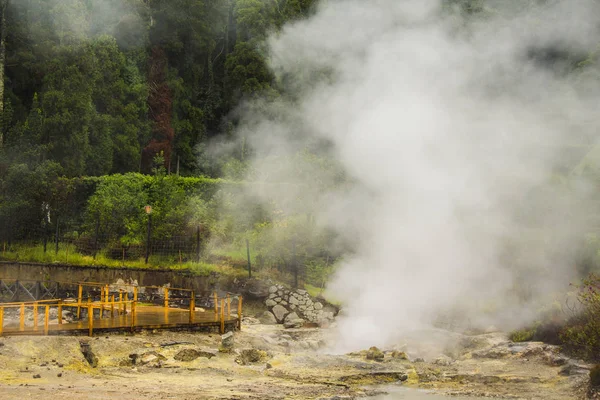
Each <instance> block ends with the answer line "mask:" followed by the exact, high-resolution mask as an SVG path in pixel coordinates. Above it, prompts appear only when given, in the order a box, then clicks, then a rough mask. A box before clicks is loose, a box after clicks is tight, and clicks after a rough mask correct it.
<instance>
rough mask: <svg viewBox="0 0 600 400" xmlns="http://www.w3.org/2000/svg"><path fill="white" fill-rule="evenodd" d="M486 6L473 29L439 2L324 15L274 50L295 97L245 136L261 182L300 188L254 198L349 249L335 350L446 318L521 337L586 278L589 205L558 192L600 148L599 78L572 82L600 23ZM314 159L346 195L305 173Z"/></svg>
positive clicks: (374, 4) (296, 27)
mask: <svg viewBox="0 0 600 400" xmlns="http://www.w3.org/2000/svg"><path fill="white" fill-rule="evenodd" d="M486 5H487V9H488V11H486V12H485V13H484V14H483V15H482V16H480V17H474V18H471V19H470V20H469V21H468V22H467V21H466V20H464V19H463V18H462V17H461V16H460V15H459V13H457V12H449V11H448V8H447V6H443V5H442V3H441V2H437V1H422V0H406V1H396V0H377V1H369V2H365V1H328V2H323V4H322V6H321V7H320V8H319V9H318V10H317V11H316V13H315V15H314V16H313V17H311V18H310V19H308V20H305V21H301V22H297V23H295V24H291V25H289V26H287V27H285V28H284V30H283V32H281V34H278V35H275V36H273V37H272V38H271V39H270V42H269V45H270V51H271V67H272V69H273V71H275V73H276V75H277V77H278V80H279V81H280V82H281V83H282V84H283V85H284V86H285V87H286V90H287V94H288V95H289V96H288V97H284V98H283V99H280V100H278V101H276V102H262V103H261V104H257V103H256V102H255V103H250V104H248V105H247V109H248V110H249V111H247V112H246V113H245V114H244V116H243V117H242V123H241V124H240V125H241V126H242V128H241V129H240V130H239V132H238V133H239V135H240V137H244V138H245V140H248V141H249V142H250V143H251V144H252V145H253V147H254V148H255V149H257V153H256V159H255V163H254V165H253V171H254V174H255V175H254V176H258V177H259V178H260V179H262V180H264V181H267V182H286V183H295V184H298V185H297V187H300V188H301V190H292V189H290V188H293V187H294V186H293V185H292V186H290V188H288V189H289V190H285V191H281V190H275V188H278V187H279V186H273V188H274V189H273V190H270V189H269V188H270V186H268V185H267V186H260V190H257V191H256V192H253V193H250V194H251V195H252V196H256V197H258V198H260V199H262V200H263V201H264V202H265V203H267V202H269V201H271V200H273V199H276V201H277V202H278V204H280V205H281V204H283V205H284V206H283V208H284V212H288V213H296V212H300V213H309V214H313V215H315V216H316V220H317V223H318V225H319V227H321V228H327V229H332V230H334V231H335V232H336V233H337V234H338V235H339V237H340V242H341V243H345V244H346V245H348V244H350V245H351V247H352V249H353V251H352V253H351V254H350V255H348V256H347V257H346V258H345V261H344V262H343V263H342V264H341V265H340V267H339V270H338V272H337V275H336V277H335V278H334V279H333V281H332V282H330V285H329V290H330V291H331V292H332V293H334V295H335V296H336V297H337V298H339V299H340V300H342V301H343V302H344V304H345V305H346V311H347V313H346V316H347V317H346V318H345V319H343V320H341V322H340V324H339V327H340V329H339V332H340V340H339V346H340V348H339V350H340V351H345V350H349V349H358V348H364V347H365V346H371V345H385V344H387V343H390V342H393V341H394V340H395V338H397V337H398V336H399V335H401V334H402V333H403V332H405V331H407V330H408V331H410V330H414V329H420V328H422V327H427V326H431V324H432V323H433V321H435V320H436V319H439V318H440V316H443V317H445V318H452V316H458V318H459V319H460V322H461V323H465V324H468V325H469V326H471V327H486V326H489V325H491V324H494V325H496V326H498V327H501V328H512V327H515V326H517V325H519V324H522V323H525V322H527V321H529V320H530V319H531V318H532V317H533V316H535V315H536V313H538V312H539V311H540V304H544V303H545V301H546V300H547V299H546V298H547V297H548V296H549V295H552V294H554V293H555V292H557V291H558V292H559V291H562V290H564V289H565V287H566V286H567V283H568V282H569V280H570V279H573V277H574V271H573V267H572V265H573V258H572V257H573V251H574V244H575V241H576V240H578V239H580V238H581V235H582V234H583V233H585V232H587V229H589V227H590V222H589V218H588V215H589V212H590V210H591V209H592V206H591V205H590V204H591V197H592V193H590V191H589V185H587V183H586V182H585V180H583V178H578V180H577V185H574V184H573V179H571V180H567V179H563V180H562V181H560V180H559V179H557V178H556V177H557V176H571V178H572V176H573V174H572V172H573V170H574V168H575V166H576V165H577V162H578V161H579V160H581V159H582V158H583V156H584V155H585V153H586V152H587V151H589V149H590V148H591V145H592V144H593V143H594V142H595V134H596V132H595V129H596V128H595V126H597V123H598V122H599V121H598V112H597V104H598V103H597V100H598V98H599V94H600V91H599V90H598V88H599V86H598V80H597V79H596V78H594V76H595V74H596V73H597V70H595V69H594V67H593V66H592V67H589V66H588V67H586V68H579V69H577V68H574V67H573V66H574V65H575V64H576V61H577V60H578V57H583V59H584V58H585V57H587V54H589V52H590V50H593V49H594V48H595V46H596V44H597V41H596V42H594V40H593V39H594V38H597V37H598V25H597V21H596V20H595V16H597V15H599V14H598V12H599V11H600V10H599V9H598V4H597V3H595V2H593V1H579V2H569V1H550V2H546V4H545V5H533V2H487V3H486ZM564 54H567V56H564ZM561 55H563V57H561ZM583 59H582V60H583ZM257 106H258V107H257ZM258 110H260V111H258ZM307 149H309V150H310V151H313V152H316V153H318V154H319V155H321V156H324V157H327V158H329V159H331V160H333V163H334V164H336V165H337V167H338V168H339V169H340V170H341V171H342V175H343V176H344V177H345V182H346V183H345V184H344V185H335V184H334V182H335V177H334V176H332V174H331V173H330V172H331V170H328V169H319V168H316V167H315V168H314V169H309V170H308V171H306V170H305V171H301V173H300V172H298V168H296V164H294V162H295V160H296V159H297V158H296V157H295V156H296V155H297V154H299V153H302V152H303V151H305V150H307ZM575 171H576V172H577V169H575ZM579 172H581V171H579ZM336 176H338V175H336ZM557 182H559V183H557ZM560 182H562V183H560Z"/></svg>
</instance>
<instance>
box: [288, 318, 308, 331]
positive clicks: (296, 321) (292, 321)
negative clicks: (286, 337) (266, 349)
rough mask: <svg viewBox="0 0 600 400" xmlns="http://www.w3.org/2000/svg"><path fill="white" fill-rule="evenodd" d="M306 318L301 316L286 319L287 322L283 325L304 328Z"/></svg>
mask: <svg viewBox="0 0 600 400" xmlns="http://www.w3.org/2000/svg"><path fill="white" fill-rule="evenodd" d="M304 322H305V321H304V320H303V319H301V318H296V319H286V320H285V322H284V323H283V326H284V327H285V328H288V329H290V328H302V327H303V326H304Z"/></svg>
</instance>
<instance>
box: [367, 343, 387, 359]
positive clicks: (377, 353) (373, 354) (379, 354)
mask: <svg viewBox="0 0 600 400" xmlns="http://www.w3.org/2000/svg"><path fill="white" fill-rule="evenodd" d="M384 357H385V354H383V351H381V350H379V349H378V348H377V347H375V346H373V347H371V348H370V349H369V350H367V360H374V361H383V358H384Z"/></svg>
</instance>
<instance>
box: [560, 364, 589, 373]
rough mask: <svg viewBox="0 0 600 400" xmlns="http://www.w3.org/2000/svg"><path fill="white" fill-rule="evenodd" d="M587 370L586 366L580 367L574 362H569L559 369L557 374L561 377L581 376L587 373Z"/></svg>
mask: <svg viewBox="0 0 600 400" xmlns="http://www.w3.org/2000/svg"><path fill="white" fill-rule="evenodd" d="M589 370H590V369H589V368H588V367H587V366H586V365H580V364H577V363H576V362H573V361H570V362H569V363H567V365H565V366H564V367H562V368H561V369H560V372H559V374H560V375H563V376H573V375H583V374H588V373H589Z"/></svg>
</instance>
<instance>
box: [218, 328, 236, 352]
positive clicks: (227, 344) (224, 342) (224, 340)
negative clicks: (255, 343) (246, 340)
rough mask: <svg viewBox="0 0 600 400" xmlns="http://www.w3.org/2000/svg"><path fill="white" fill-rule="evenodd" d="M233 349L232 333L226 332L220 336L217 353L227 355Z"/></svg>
mask: <svg viewBox="0 0 600 400" xmlns="http://www.w3.org/2000/svg"><path fill="white" fill-rule="evenodd" d="M232 349H233V332H227V333H226V334H224V335H222V336H221V347H219V351H220V352H222V353H228V352H230V351H231V350H232Z"/></svg>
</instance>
